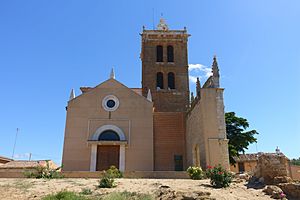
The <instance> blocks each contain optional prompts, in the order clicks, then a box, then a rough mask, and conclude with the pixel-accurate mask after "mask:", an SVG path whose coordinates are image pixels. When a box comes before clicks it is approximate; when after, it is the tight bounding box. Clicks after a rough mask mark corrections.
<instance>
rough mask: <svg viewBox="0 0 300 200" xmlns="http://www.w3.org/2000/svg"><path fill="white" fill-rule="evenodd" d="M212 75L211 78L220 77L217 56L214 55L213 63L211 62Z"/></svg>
mask: <svg viewBox="0 0 300 200" xmlns="http://www.w3.org/2000/svg"><path fill="white" fill-rule="evenodd" d="M212 73H213V76H215V77H220V74H219V66H218V62H217V56H216V55H214V61H213V64H212Z"/></svg>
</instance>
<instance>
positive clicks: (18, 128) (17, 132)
mask: <svg viewBox="0 0 300 200" xmlns="http://www.w3.org/2000/svg"><path fill="white" fill-rule="evenodd" d="M18 132H19V128H17V132H16V137H15V143H14V148H13V153H12V156H11V158H12V159H14V155H15V149H16V143H17V137H18Z"/></svg>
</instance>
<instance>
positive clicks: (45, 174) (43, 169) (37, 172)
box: [24, 161, 63, 179]
mask: <svg viewBox="0 0 300 200" xmlns="http://www.w3.org/2000/svg"><path fill="white" fill-rule="evenodd" d="M60 169H61V167H58V168H56V169H52V168H51V167H50V165H49V161H46V166H41V165H39V166H37V167H35V168H34V171H25V172H24V176H25V177H26V178H48V179H52V178H63V174H62V173H61V172H60V171H59V170H60Z"/></svg>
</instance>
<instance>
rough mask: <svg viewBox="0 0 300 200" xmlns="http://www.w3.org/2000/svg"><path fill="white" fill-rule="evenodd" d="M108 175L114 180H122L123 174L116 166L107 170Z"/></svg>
mask: <svg viewBox="0 0 300 200" xmlns="http://www.w3.org/2000/svg"><path fill="white" fill-rule="evenodd" d="M106 173H107V174H109V175H110V177H112V178H122V177H123V174H122V172H121V171H120V170H119V169H118V168H116V167H115V166H114V165H112V166H110V168H109V169H108V170H106Z"/></svg>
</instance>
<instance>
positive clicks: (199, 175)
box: [186, 166, 204, 180]
mask: <svg viewBox="0 0 300 200" xmlns="http://www.w3.org/2000/svg"><path fill="white" fill-rule="evenodd" d="M186 171H187V173H188V174H189V176H190V178H191V179H193V180H200V179H203V178H204V173H203V171H202V169H201V167H191V166H190V167H189V168H188V169H187V170H186Z"/></svg>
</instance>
